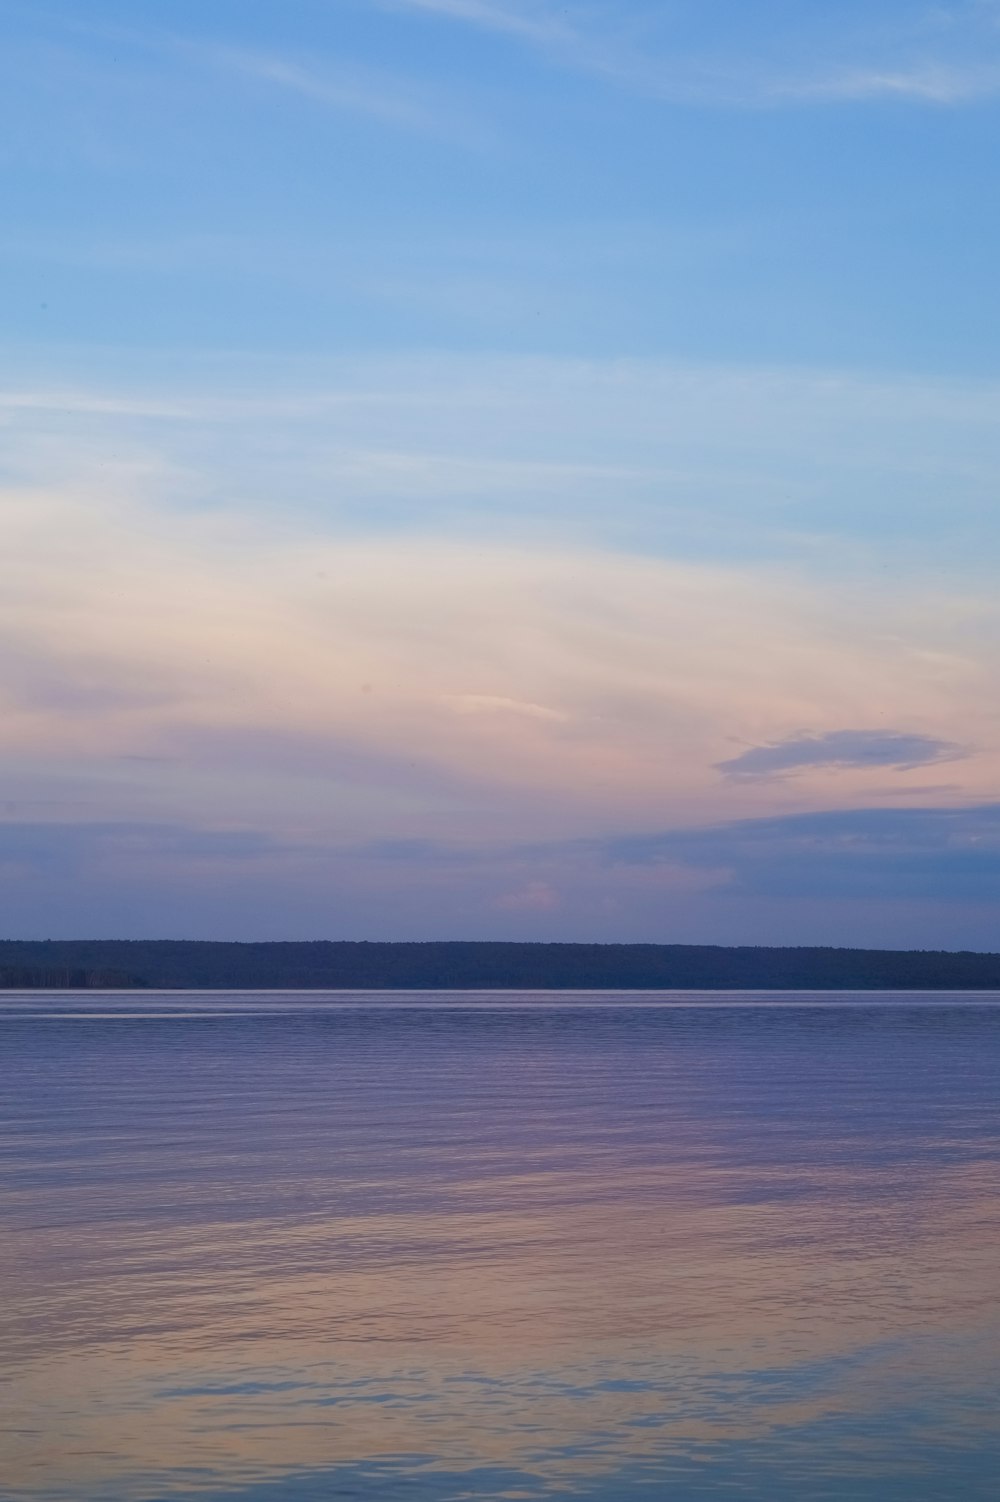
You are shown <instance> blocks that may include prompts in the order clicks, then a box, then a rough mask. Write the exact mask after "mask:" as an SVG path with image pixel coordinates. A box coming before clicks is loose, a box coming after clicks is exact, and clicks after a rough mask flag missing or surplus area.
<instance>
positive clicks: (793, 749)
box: [715, 730, 968, 778]
mask: <svg viewBox="0 0 1000 1502" xmlns="http://www.w3.org/2000/svg"><path fill="white" fill-rule="evenodd" d="M967 755H968V752H967V751H965V750H964V749H963V747H961V746H958V745H956V744H955V743H954V742H952V741H946V740H938V739H936V738H935V737H934V736H930V735H914V734H907V733H905V732H899V731H883V730H831V731H829V732H828V733H827V734H826V735H806V736H796V737H792V738H791V739H789V740H785V741H779V742H777V743H776V744H775V745H771V746H752V747H751V748H750V750H748V751H744V752H742V753H741V755H739V756H735V757H733V758H731V759H730V760H728V761H720V762H716V764H715V765H716V769H717V770H718V771H720V772H724V773H725V774H726V776H727V777H737V778H740V777H751V778H753V777H774V776H780V775H781V774H783V773H786V772H795V771H801V770H804V769H807V768H815V767H821V768H844V769H858V768H861V769H868V768H874V767H891V768H895V769H896V770H898V771H910V770H912V769H913V768H914V767H926V766H931V765H933V764H934V763H936V762H944V761H958V760H960V759H961V758H963V757H965V756H967Z"/></svg>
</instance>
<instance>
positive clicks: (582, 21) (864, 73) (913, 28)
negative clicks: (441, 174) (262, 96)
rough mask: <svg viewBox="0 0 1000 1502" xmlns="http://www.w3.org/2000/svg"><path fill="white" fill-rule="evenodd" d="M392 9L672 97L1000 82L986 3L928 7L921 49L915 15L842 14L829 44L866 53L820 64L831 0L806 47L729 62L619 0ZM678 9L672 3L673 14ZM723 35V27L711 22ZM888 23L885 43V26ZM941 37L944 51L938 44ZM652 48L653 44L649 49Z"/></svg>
mask: <svg viewBox="0 0 1000 1502" xmlns="http://www.w3.org/2000/svg"><path fill="white" fill-rule="evenodd" d="M381 3H382V4H383V5H386V6H388V7H390V8H392V9H397V10H410V11H413V12H415V13H417V14H424V15H426V16H428V17H437V18H440V19H443V20H450V21H454V22H457V23H463V24H465V25H468V26H473V27H477V28H479V29H482V30H486V31H490V32H493V33H496V34H499V35H505V36H509V37H512V38H514V39H516V40H519V41H522V42H523V43H524V44H525V45H527V46H531V47H534V48H536V49H538V50H540V51H542V52H544V53H545V54H546V55H547V56H549V57H550V58H551V59H552V60H553V61H555V62H556V63H557V64H560V65H562V66H564V67H568V68H571V69H576V70H578V71H582V72H586V73H591V74H595V75H600V76H603V77H605V78H608V79H610V80H612V81H616V82H617V83H619V84H621V85H623V86H625V87H628V88H632V89H635V90H638V91H640V92H644V93H649V94H652V95H661V96H663V97H664V98H668V99H673V100H675V101H678V102H688V103H695V104H718V105H724V106H739V105H744V106H760V105H768V104H770V105H779V104H795V103H798V104H809V103H814V104H821V103H823V102H827V103H831V104H833V103H850V102H854V101H856V102H864V101H878V100H880V99H881V100H893V99H896V100H900V101H909V102H911V103H915V104H929V105H958V104H963V103H967V102H971V101H974V100H976V99H980V98H984V97H988V96H990V95H992V94H995V93H997V92H998V91H1000V60H998V61H997V62H992V61H991V59H990V56H989V54H990V52H992V51H995V47H996V36H995V19H996V18H995V13H994V11H993V9H992V8H991V7H988V6H984V5H973V6H972V7H969V6H962V5H959V6H954V7H951V8H950V9H948V10H947V11H942V12H939V14H938V16H937V21H938V25H937V26H936V27H932V28H931V31H932V33H933V34H934V41H935V42H936V44H937V47H938V48H940V47H942V46H943V47H945V49H946V51H945V55H943V56H938V55H936V54H935V52H934V51H933V49H932V50H931V51H930V52H929V53H928V38H927V36H926V35H925V34H924V32H925V30H926V28H924V27H922V26H921V24H920V22H919V20H916V22H915V23H914V18H911V20H910V24H909V25H900V24H899V21H898V17H894V18H893V21H892V22H890V24H889V25H887V26H882V27H880V26H879V24H878V17H877V15H873V16H872V18H871V19H872V26H871V35H870V36H866V35H865V33H864V31H863V30H862V31H861V32H860V33H858V32H857V31H856V30H855V28H854V27H853V25H852V24H851V18H850V16H845V18H844V27H843V30H844V32H845V38H844V40H843V42H842V45H841V46H840V47H839V48H838V49H837V50H840V51H844V50H845V48H846V49H847V50H848V51H849V50H850V46H851V44H853V45H854V47H856V48H858V49H859V50H860V52H861V54H862V56H864V55H865V54H870V56H868V57H865V60H860V59H859V60H858V61H855V62H851V61H847V62H845V63H843V64H842V65H840V66H834V67H830V66H828V65H824V64H823V63H817V62H816V61H814V60H813V55H815V56H816V57H818V58H820V59H822V58H824V57H825V56H826V55H828V54H829V52H830V50H831V37H833V38H834V39H836V7H833V8H832V9H831V10H830V11H829V12H828V13H827V15H826V17H825V21H826V24H825V27H824V29H823V31H822V32H821V33H820V34H818V35H817V37H816V38H815V45H814V46H813V47H812V48H810V46H809V43H808V40H806V42H805V43H804V44H803V51H802V56H801V57H800V58H799V60H798V62H797V63H789V62H788V61H785V60H783V59H780V60H770V59H768V57H767V55H766V52H764V51H762V50H761V48H760V46H759V44H758V45H757V46H754V45H753V44H752V43H751V45H750V46H749V48H745V49H744V51H743V54H742V56H741V57H740V59H739V61H738V62H734V61H733V60H732V59H730V58H729V57H728V56H727V55H726V53H725V51H724V49H719V48H713V47H712V46H710V45H709V46H701V47H698V46H695V47H693V48H692V47H691V46H690V45H689V46H688V47H687V49H686V50H684V49H681V48H680V47H679V46H678V45H676V44H674V43H673V40H672V38H671V36H670V34H669V33H667V35H666V36H665V37H664V38H663V40H662V42H661V43H660V47H659V49H657V48H656V46H654V45H652V38H654V37H655V28H652V27H650V24H649V17H648V13H647V14H644V13H642V12H641V11H636V10H633V9H631V8H630V7H629V6H627V5H626V6H625V7H622V8H618V9H616V10H615V11H613V12H612V11H608V10H606V9H605V10H603V11H601V10H598V11H596V12H595V11H594V9H593V7H582V6H578V7H576V8H573V7H571V6H568V5H560V6H558V7H556V6H552V5H548V4H544V3H538V0H520V3H518V0H381ZM671 19H673V20H674V21H678V20H681V19H683V8H682V9H681V11H680V12H679V13H677V14H675V15H674V16H672V18H671ZM716 30H717V33H718V34H720V35H723V36H725V35H726V31H727V28H725V27H724V26H722V25H717V27H716ZM894 32H895V45H893V41H892V37H893V33H894ZM949 47H950V48H951V49H952V50H951V52H949V51H948V50H947V49H948V48H949ZM658 51H659V55H657V53H658Z"/></svg>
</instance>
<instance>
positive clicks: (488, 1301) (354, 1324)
mask: <svg viewBox="0 0 1000 1502" xmlns="http://www.w3.org/2000/svg"><path fill="white" fill-rule="evenodd" d="M0 1049H2V1055H0V1074H2V1081H3V1089H2V1100H0V1155H2V1156H0V1191H2V1196H3V1226H4V1232H3V1258H4V1268H3V1287H4V1289H5V1298H4V1303H3V1309H2V1313H0V1320H2V1325H3V1329H2V1339H0V1362H2V1374H0V1375H2V1380H3V1396H2V1403H0V1408H2V1418H0V1427H2V1431H3V1433H2V1437H0V1450H2V1467H0V1475H2V1478H3V1480H2V1482H0V1495H2V1497H3V1499H4V1502H29V1499H30V1502H84V1499H86V1502H160V1499H172V1498H186V1499H192V1502H193V1499H202V1502H208V1499H211V1502H223V1499H227V1502H279V1499H280V1502H332V1499H352V1498H353V1499H373V1502H374V1499H378V1502H394V1499H397V1498H407V1499H411V1502H479V1499H485V1498H490V1499H509V1502H534V1499H543V1498H545V1499H548V1498H560V1499H581V1502H639V1499H643V1502H654V1499H656V1502H659V1499H665V1502H687V1499H703V1498H729V1497H731V1498H734V1499H741V1502H803V1499H809V1502H819V1499H831V1502H832V1499H838V1502H897V1499H898V1502H932V1499H933V1502H949V1499H963V1502H978V1499H984V1502H985V1499H987V1498H988V1499H990V1502H995V1498H996V1496H997V1494H998V1481H997V1477H998V1476H1000V1413H998V1402H997V1393H998V1391H1000V998H995V997H989V996H972V997H961V996H944V995H936V996H929V995H925V994H920V995H914V996H903V995H899V994H892V995H886V996H874V997H873V996H871V995H823V996H818V995H817V996H814V995H809V996H806V995H798V996H797V995H788V994H785V995H781V996H772V997H767V996H761V995H756V994H743V995H729V996H718V995H712V996H709V995H706V994H694V995H677V994H670V995H657V996H648V995H642V996H635V995H630V996H621V995H615V996H602V995H598V994H588V993H583V994H580V995H566V994H559V995H557V996H552V995H547V996H527V995H523V994H515V995H510V994H507V995H498V994H494V995H482V994H476V995H469V996H462V995H457V994H454V993H446V994H442V995H431V994H426V993H424V994H421V995H409V996H404V995H400V994H398V993H397V994H395V995H393V996H392V997H389V996H385V995H380V996H373V995H370V994H361V995H353V996H352V995H348V994H346V993H333V994H331V995H327V996H321V995H318V994H313V993H305V994H294V995H288V994H285V995H273V996H267V995H261V994H256V993H254V994H249V995H235V994H221V993H211V994H206V995H198V994H195V993H184V994H181V993H168V994H155V993H145V994H143V995H142V996H141V997H140V998H137V997H135V996H133V995H127V994H122V993H117V994H108V995H98V994H95V993H90V994H88V995H87V996H77V995H68V994H67V995H62V996H60V995H55V994H51V993H50V994H46V995H43V994H38V993H36V994H35V995H34V996H31V995H23V996H21V995H14V994H12V993H6V994H5V995H4V996H3V999H2V1000H0Z"/></svg>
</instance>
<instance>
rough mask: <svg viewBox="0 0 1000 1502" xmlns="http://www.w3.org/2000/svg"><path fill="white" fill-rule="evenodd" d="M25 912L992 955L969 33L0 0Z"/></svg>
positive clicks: (988, 291) (884, 2) (493, 12)
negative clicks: (975, 951) (855, 946)
mask: <svg viewBox="0 0 1000 1502" xmlns="http://www.w3.org/2000/svg"><path fill="white" fill-rule="evenodd" d="M0 41H2V46H0V172H2V202H3V213H2V216H0V352H2V357H3V358H2V368H0V557H2V559H3V579H4V588H3V589H2V590H0V703H2V708H3V713H2V716H0V727H2V742H0V914H2V919H0V931H2V933H3V936H6V937H12V938H16V937H24V938H44V937H52V938H82V937H100V938H115V937H126V938H127V937H146V938H158V937H171V938H186V937H190V938H219V939H283V938H287V939H297V938H335V939H449V938H456V939H461V938H466V939H474V938H494V939H496V938H499V939H517V940H536V939H538V940H541V939H545V940H588V941H593V940H600V941H608V942H630V941H635V940H641V941H646V942H664V943H685V942H691V943H750V944H754V943H759V944H862V945H872V946H877V947H891V948H904V947H919V948H973V949H1000V924H998V921H997V920H998V911H1000V910H998V902H1000V694H998V690H1000V600H998V599H997V591H996V585H995V579H996V573H997V565H998V563H1000V507H998V505H997V498H998V497H997V491H998V477H1000V337H998V336H1000V316H998V315H1000V298H998V294H997V275H996V247H997V243H998V231H1000V195H998V194H997V192H996V170H997V169H996V162H997V148H998V144H1000V143H998V124H1000V3H998V0H954V3H947V0H945V3H939V4H923V3H921V0H863V3H862V0H825V3H824V4H823V5H816V4H806V3H804V0H755V3H754V4H753V5H748V4H747V3H746V0H615V3H614V4H612V3H610V0H608V3H602V0H563V3H554V0H257V3H255V4H253V5H247V4H246V3H245V0H140V3H136V0H128V3H126V0H119V3H115V0H88V4H87V5H86V6H80V5H79V4H78V3H76V0H73V3H70V0H52V3H48V0H32V3H31V4H30V5H29V4H20V3H16V0H14V3H5V0H0Z"/></svg>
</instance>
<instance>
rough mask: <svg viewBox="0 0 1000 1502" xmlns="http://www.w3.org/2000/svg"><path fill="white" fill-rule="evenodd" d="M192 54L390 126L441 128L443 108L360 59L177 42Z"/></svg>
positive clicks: (288, 90)
mask: <svg viewBox="0 0 1000 1502" xmlns="http://www.w3.org/2000/svg"><path fill="white" fill-rule="evenodd" d="M178 46H179V47H182V48H183V50H184V51H185V52H188V53H190V55H191V56H192V58H194V59H196V60H197V61H199V62H201V63H204V64H207V65H209V66H212V67H215V68H219V69H222V70H224V71H227V72H230V73H233V74H237V75H241V76H243V77H244V78H249V79H257V80H259V81H260V82H261V83H264V84H270V85H272V86H273V87H275V88H278V89H283V90H285V91H286V92H288V93H291V94H297V95H299V96H300V97H301V98H304V99H311V100H313V101H315V102H316V103H317V104H320V105H324V106H326V107H328V108H330V109H333V110H343V111H347V112H349V113H352V114H360V115H369V116H371V117H372V118H373V119H375V120H380V121H382V122H383V123H384V124H386V125H394V126H401V127H403V128H405V129H410V130H420V131H428V132H432V133H436V132H437V131H439V130H440V129H441V127H442V119H441V116H440V113H439V112H437V111H432V110H431V109H429V108H428V107H427V106H426V105H425V104H423V103H422V102H420V101H418V100H417V99H416V98H415V97H414V96H413V93H412V90H411V89H409V88H408V87H407V85H406V84H405V83H404V81H403V80H401V79H390V78H387V77H386V76H385V75H384V74H380V73H377V72H375V71H374V70H372V69H367V68H364V67H361V66H360V65H358V64H352V65H350V66H348V65H345V64H342V63H341V64H339V65H338V64H336V63H331V62H326V63H324V64H322V65H320V66H318V67H317V66H316V65H315V64H310V63H305V62H301V61H297V60H295V59H291V58H287V57H284V56H281V55H279V54H276V53H266V52H254V51H251V50H247V49H244V48H238V47H209V46H205V45H202V44H197V43H188V42H185V43H178Z"/></svg>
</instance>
